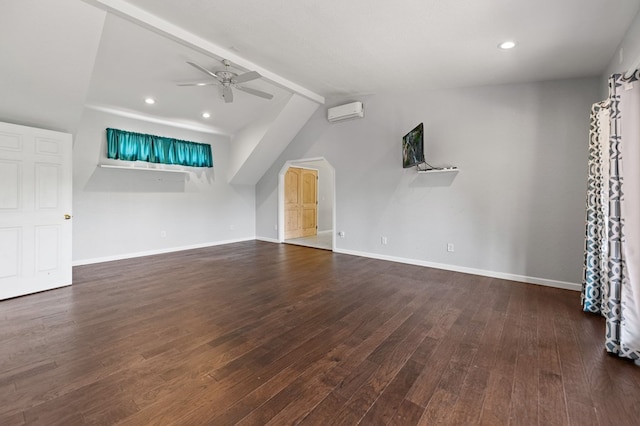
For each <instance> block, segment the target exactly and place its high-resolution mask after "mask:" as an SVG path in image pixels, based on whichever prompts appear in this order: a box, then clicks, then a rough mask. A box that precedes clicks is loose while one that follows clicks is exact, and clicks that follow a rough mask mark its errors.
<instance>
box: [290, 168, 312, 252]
mask: <svg viewBox="0 0 640 426" xmlns="http://www.w3.org/2000/svg"><path fill="white" fill-rule="evenodd" d="M284 194H285V196H284V214H285V220H284V224H285V228H284V238H285V240H288V239H291V238H300V237H308V236H311V235H316V234H317V232H318V227H317V225H318V171H317V170H309V169H301V168H298V167H290V168H289V169H288V170H287V173H286V174H285V177H284Z"/></svg>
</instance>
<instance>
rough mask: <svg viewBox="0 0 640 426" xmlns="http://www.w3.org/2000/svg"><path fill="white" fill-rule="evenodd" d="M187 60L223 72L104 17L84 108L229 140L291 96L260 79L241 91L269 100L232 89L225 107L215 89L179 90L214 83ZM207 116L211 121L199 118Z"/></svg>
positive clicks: (217, 63)
mask: <svg viewBox="0 0 640 426" xmlns="http://www.w3.org/2000/svg"><path fill="white" fill-rule="evenodd" d="M186 61H191V62H194V63H197V64H199V65H201V66H203V67H205V68H207V69H210V70H214V69H216V70H218V69H223V68H224V66H223V65H222V63H221V62H220V61H218V60H216V59H213V58H211V57H209V56H205V55H203V54H201V53H198V52H196V51H194V50H193V49H190V48H188V47H185V46H184V45H182V44H178V43H176V42H174V41H172V40H169V39H168V38H166V37H164V36H161V35H159V34H157V33H155V32H152V31H149V30H147V29H145V28H143V27H141V26H139V25H136V24H133V23H131V22H129V21H127V20H124V19H121V18H119V17H117V16H114V15H111V14H110V15H107V19H106V21H105V24H104V31H103V37H102V41H101V43H100V48H99V50H98V56H97V59H96V64H95V66H94V71H93V77H92V80H91V85H90V88H89V94H88V97H87V104H88V106H89V107H97V108H100V109H104V110H108V111H113V112H119V113H126V114H129V115H132V116H137V117H140V118H142V119H152V120H162V121H165V122H171V123H172V124H174V125H176V124H177V125H182V126H184V127H187V128H192V129H195V130H203V131H212V132H217V133H222V134H229V135H231V134H235V133H236V132H237V131H238V130H240V129H241V128H243V127H245V126H246V125H247V124H248V123H252V122H254V121H256V120H257V119H258V118H259V117H262V116H263V115H264V114H266V113H267V112H268V111H269V110H270V109H271V108H273V107H276V106H278V105H281V104H282V101H283V100H285V99H286V98H288V97H289V96H290V94H291V93H290V92H289V91H287V90H284V89H282V88H280V87H278V86H275V85H273V84H270V83H268V82H267V81H265V80H264V79H260V80H254V81H251V82H247V83H244V84H242V86H246V87H249V88H253V89H258V90H262V91H264V92H268V93H271V94H273V95H274V98H273V99H271V100H266V99H263V98H259V97H256V96H253V95H250V94H247V93H245V92H242V91H239V90H234V91H233V94H234V102H232V103H228V104H227V103H225V102H224V100H223V99H222V96H221V93H220V87H219V86H218V85H212V86H203V87H198V86H195V87H193V86H191V87H184V86H177V84H178V83H185V82H211V81H213V78H211V77H208V76H207V75H206V74H204V73H202V72H200V71H198V70H197V69H195V68H194V67H192V66H190V65H188V64H187V62H186ZM234 71H235V72H237V73H238V74H241V73H242V72H244V71H243V70H239V69H234ZM146 97H152V98H154V99H156V104H154V105H147V104H145V103H144V99H145V98H146ZM205 111H207V112H209V113H210V114H211V118H209V119H204V118H202V116H201V114H202V113H203V112H205Z"/></svg>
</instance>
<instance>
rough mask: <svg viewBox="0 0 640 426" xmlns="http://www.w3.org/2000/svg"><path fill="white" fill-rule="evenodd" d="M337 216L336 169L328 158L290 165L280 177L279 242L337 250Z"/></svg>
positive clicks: (284, 167) (285, 167)
mask: <svg viewBox="0 0 640 426" xmlns="http://www.w3.org/2000/svg"><path fill="white" fill-rule="evenodd" d="M313 176H317V178H315V177H313ZM312 177H313V178H312ZM312 179H315V180H316V186H315V188H312ZM313 198H315V201H316V204H315V206H313V205H312V204H311V203H310V202H311V201H313ZM314 207H315V208H314ZM335 215H336V213H335V169H334V168H333V166H331V164H330V163H329V162H328V161H327V160H326V159H324V157H318V158H306V159H299V160H290V161H287V162H286V163H285V164H284V165H283V166H282V169H280V174H279V176H278V241H279V242H281V243H287V244H296V245H301V246H306V247H314V248H319V249H324V250H334V248H335V238H334V224H335Z"/></svg>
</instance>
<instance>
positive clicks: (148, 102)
mask: <svg viewBox="0 0 640 426" xmlns="http://www.w3.org/2000/svg"><path fill="white" fill-rule="evenodd" d="M144 102H145V103H147V104H149V105H153V104H155V103H156V100H155V99H153V98H146V99H145V100H144Z"/></svg>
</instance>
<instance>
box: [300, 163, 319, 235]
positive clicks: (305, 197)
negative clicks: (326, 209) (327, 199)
mask: <svg viewBox="0 0 640 426" xmlns="http://www.w3.org/2000/svg"><path fill="white" fill-rule="evenodd" d="M301 186H302V194H301V197H300V198H301V200H302V204H301V206H300V209H301V213H302V221H301V231H300V233H301V234H302V235H301V236H303V237H309V236H311V235H316V234H317V233H318V171H317V170H309V169H302V184H301Z"/></svg>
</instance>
